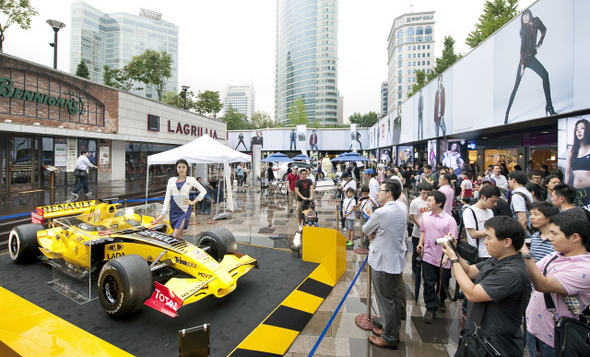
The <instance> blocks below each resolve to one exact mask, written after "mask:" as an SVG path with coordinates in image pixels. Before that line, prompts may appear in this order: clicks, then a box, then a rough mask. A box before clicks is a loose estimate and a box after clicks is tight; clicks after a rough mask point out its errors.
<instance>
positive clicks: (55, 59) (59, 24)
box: [47, 20, 66, 69]
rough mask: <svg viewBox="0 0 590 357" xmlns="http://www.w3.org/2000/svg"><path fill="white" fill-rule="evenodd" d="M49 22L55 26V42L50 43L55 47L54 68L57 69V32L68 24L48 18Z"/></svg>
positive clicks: (52, 26)
mask: <svg viewBox="0 0 590 357" xmlns="http://www.w3.org/2000/svg"><path fill="white" fill-rule="evenodd" d="M47 23H48V24H49V26H51V28H53V32H54V35H53V43H50V44H49V46H51V47H53V68H54V69H57V32H58V31H59V30H61V29H63V28H64V27H66V24H64V23H63V22H61V21H57V20H47Z"/></svg>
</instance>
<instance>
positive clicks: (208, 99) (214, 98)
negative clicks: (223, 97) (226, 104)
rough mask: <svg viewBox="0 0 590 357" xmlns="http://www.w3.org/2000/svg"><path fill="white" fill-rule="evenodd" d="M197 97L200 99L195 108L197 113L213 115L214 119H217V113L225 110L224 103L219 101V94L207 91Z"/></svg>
mask: <svg viewBox="0 0 590 357" xmlns="http://www.w3.org/2000/svg"><path fill="white" fill-rule="evenodd" d="M197 97H198V98H199V99H198V100H197V102H196V106H195V110H196V111H197V113H199V114H204V113H211V114H213V118H214V119H215V118H217V113H219V111H220V110H221V109H222V108H223V103H221V101H220V100H219V92H213V91H210V90H206V91H204V92H202V93H199V94H198V95H197Z"/></svg>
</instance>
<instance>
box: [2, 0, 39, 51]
mask: <svg viewBox="0 0 590 357" xmlns="http://www.w3.org/2000/svg"><path fill="white" fill-rule="evenodd" d="M0 10H1V11H2V14H3V16H2V18H4V17H6V18H5V20H6V21H4V22H2V21H0V52H4V50H3V44H4V39H5V37H4V32H5V31H6V30H7V29H8V28H9V27H10V26H11V25H14V24H17V25H19V26H20V28H21V29H23V30H27V29H29V28H30V27H31V18H32V17H33V16H36V15H39V13H38V12H37V11H36V10H35V8H34V7H32V6H31V2H30V1H29V0H0Z"/></svg>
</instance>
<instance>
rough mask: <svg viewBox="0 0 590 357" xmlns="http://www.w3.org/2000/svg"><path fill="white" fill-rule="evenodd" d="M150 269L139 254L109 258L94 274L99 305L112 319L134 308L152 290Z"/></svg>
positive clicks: (134, 309) (129, 312) (141, 302)
mask: <svg viewBox="0 0 590 357" xmlns="http://www.w3.org/2000/svg"><path fill="white" fill-rule="evenodd" d="M153 286H154V283H153V278H152V272H151V270H150V267H149V265H148V263H147V262H146V261H145V259H143V258H142V257H141V256H139V255H126V256H122V257H119V258H115V259H113V260H109V261H108V262H106V264H105V265H104V266H103V267H102V269H101V271H100V275H99V277H98V298H99V300H100V305H101V306H102V308H103V309H104V311H105V312H107V313H108V314H109V315H111V316H112V317H115V318H120V317H124V316H127V315H129V314H131V313H133V312H135V311H137V310H138V309H139V308H140V307H141V305H142V304H143V303H144V302H145V301H146V300H147V299H148V298H149V297H150V296H151V295H152V292H153Z"/></svg>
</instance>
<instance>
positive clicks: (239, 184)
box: [238, 175, 244, 186]
mask: <svg viewBox="0 0 590 357" xmlns="http://www.w3.org/2000/svg"><path fill="white" fill-rule="evenodd" d="M243 184H244V175H238V186H242V185H243Z"/></svg>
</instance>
